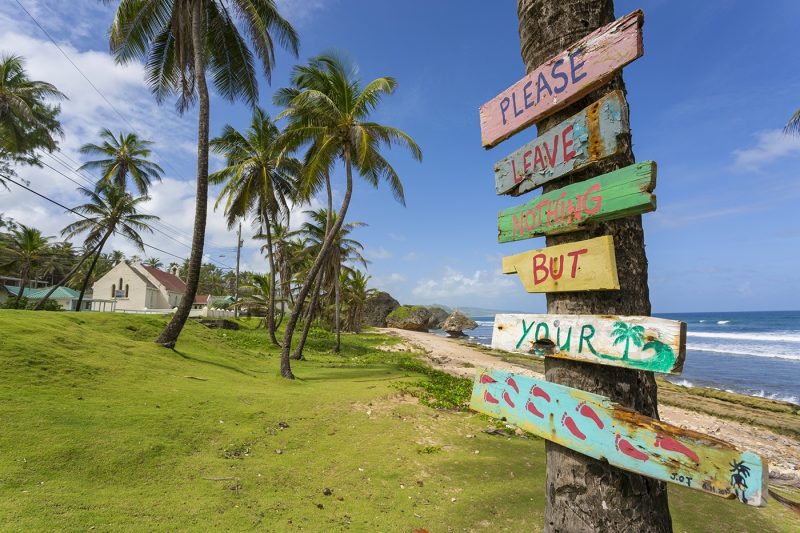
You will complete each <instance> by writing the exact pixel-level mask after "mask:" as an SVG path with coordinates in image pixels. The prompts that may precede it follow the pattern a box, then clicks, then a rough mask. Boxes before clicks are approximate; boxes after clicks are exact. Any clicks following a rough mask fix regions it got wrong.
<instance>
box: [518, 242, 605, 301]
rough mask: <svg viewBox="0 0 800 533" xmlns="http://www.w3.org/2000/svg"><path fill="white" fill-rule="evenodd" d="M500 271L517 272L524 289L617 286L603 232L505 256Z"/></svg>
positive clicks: (531, 290)
mask: <svg viewBox="0 0 800 533" xmlns="http://www.w3.org/2000/svg"><path fill="white" fill-rule="evenodd" d="M503 273H504V274H514V273H516V274H517V275H519V279H520V281H522V285H523V286H524V287H525V290H526V291H528V292H564V291H593V290H617V289H619V281H618V280H617V262H616V259H615V258H614V239H613V238H612V237H610V236H607V235H606V236H603V237H596V238H594V239H588V240H585V241H577V242H571V243H568V244H561V245H559V246H550V247H548V248H542V249H539V250H531V251H529V252H523V253H521V254H516V255H509V256H506V257H504V258H503Z"/></svg>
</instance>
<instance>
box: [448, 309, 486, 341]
mask: <svg viewBox="0 0 800 533" xmlns="http://www.w3.org/2000/svg"><path fill="white" fill-rule="evenodd" d="M477 327H478V323H477V322H475V321H474V320H472V319H471V318H470V317H468V316H467V315H465V314H464V313H462V312H461V311H453V314H451V315H450V316H449V317H447V320H445V321H444V324H442V329H443V330H444V331H445V333H447V334H448V335H449V336H450V337H464V336H465V335H464V330H465V329H475V328H477Z"/></svg>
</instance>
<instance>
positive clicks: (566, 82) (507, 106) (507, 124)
mask: <svg viewBox="0 0 800 533" xmlns="http://www.w3.org/2000/svg"><path fill="white" fill-rule="evenodd" d="M643 22H644V14H643V13H642V12H641V11H634V12H633V13H631V14H630V15H626V16H624V17H622V18H620V19H617V20H616V21H614V22H612V23H611V24H608V25H606V26H603V27H602V28H599V29H598V30H596V31H594V32H592V33H591V34H589V35H587V36H586V37H584V38H583V39H581V40H580V41H578V42H577V43H575V44H573V45H572V46H571V47H570V48H569V49H567V50H565V51H563V52H561V53H560V54H558V55H557V56H555V57H553V58H552V59H550V60H549V61H547V62H546V63H544V64H543V65H541V66H540V67H539V68H537V69H535V70H533V71H532V72H530V73H529V74H528V75H527V76H525V77H524V78H522V79H521V80H519V81H518V82H517V83H515V84H514V85H512V86H511V87H509V88H508V89H506V90H505V91H503V92H501V93H500V94H499V95H497V96H496V97H494V98H493V99H492V100H491V101H489V102H487V103H485V104H483V105H482V106H481V108H480V118H481V143H482V144H483V146H484V147H485V148H491V147H492V146H494V145H496V144H497V143H499V142H500V141H502V140H503V139H506V138H507V137H510V136H511V135H513V134H514V133H516V132H518V131H519V130H521V129H522V128H524V127H526V126H528V125H530V124H532V123H534V122H536V121H537V120H540V119H542V118H544V117H545V116H547V115H550V114H552V113H554V112H556V111H558V110H559V109H562V108H564V107H566V106H568V105H569V104H571V103H573V102H575V101H576V100H577V99H579V98H580V97H581V96H583V95H585V94H586V93H588V92H590V91H592V90H593V89H595V88H596V87H598V86H600V85H602V84H603V83H605V82H606V81H608V79H609V78H611V77H612V76H613V75H614V73H615V72H616V71H617V70H619V69H621V68H622V67H624V66H625V65H627V64H628V63H630V62H631V61H633V60H635V59H637V58H639V57H641V56H642V54H643V53H644V49H643V47H642V31H641V26H642V24H643Z"/></svg>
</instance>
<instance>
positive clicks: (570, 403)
mask: <svg viewBox="0 0 800 533" xmlns="http://www.w3.org/2000/svg"><path fill="white" fill-rule="evenodd" d="M475 370H476V373H477V374H476V379H475V384H474V387H473V390H472V399H471V401H470V408H472V409H474V410H476V411H478V412H480V413H484V414H487V415H490V416H493V417H496V418H504V419H505V420H507V421H509V422H512V423H514V424H515V425H517V426H519V427H520V428H522V429H524V430H526V431H529V432H531V433H533V434H534V435H538V436H539V437H542V438H545V439H548V440H551V441H553V442H557V443H558V444H561V445H562V446H566V447H567V448H569V449H571V450H575V451H577V452H580V453H582V454H584V455H588V456H589V457H593V458H595V459H600V460H603V461H608V462H609V464H612V465H614V466H616V467H619V468H622V469H625V470H628V471H631V472H635V473H637V474H642V475H645V476H649V477H652V478H655V479H660V480H662V481H668V482H671V483H677V484H679V485H683V486H684V487H688V488H690V489H695V490H701V491H703V492H707V493H709V494H714V495H716V496H722V497H723V498H729V499H734V498H736V499H738V500H739V501H740V502H743V503H746V504H748V505H754V506H763V505H765V504H766V496H767V479H768V469H767V463H766V461H765V460H764V459H763V458H761V457H760V456H758V455H756V454H755V453H752V452H749V451H742V450H740V449H738V448H737V447H735V446H733V445H732V444H729V443H727V442H724V441H721V440H719V439H715V438H714V437H710V436H707V435H703V434H702V433H697V432H695V431H690V430H686V429H681V428H679V427H676V426H672V425H669V424H665V423H663V422H659V421H658V420H654V419H652V418H648V417H646V416H642V415H639V414H637V413H636V412H634V411H631V410H630V409H626V408H625V407H623V406H621V405H618V404H615V403H613V402H611V401H610V400H609V399H608V398H605V397H603V396H600V395H597V394H592V393H589V392H584V391H581V390H578V389H573V388H570V387H565V386H563V385H557V384H555V383H550V382H547V381H542V380H538V379H534V378H531V377H528V376H524V375H517V374H510V373H507V372H503V371H500V370H482V369H475Z"/></svg>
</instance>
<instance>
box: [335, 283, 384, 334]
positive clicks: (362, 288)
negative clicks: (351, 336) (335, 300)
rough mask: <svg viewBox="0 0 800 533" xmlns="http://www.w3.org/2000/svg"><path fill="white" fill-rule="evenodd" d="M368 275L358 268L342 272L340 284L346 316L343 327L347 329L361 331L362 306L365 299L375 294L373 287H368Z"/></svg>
mask: <svg viewBox="0 0 800 533" xmlns="http://www.w3.org/2000/svg"><path fill="white" fill-rule="evenodd" d="M369 280H370V276H367V275H366V274H365V273H364V272H362V271H360V270H358V269H350V268H348V269H346V270H345V271H344V272H342V276H341V284H342V293H343V299H344V304H345V308H346V309H347V313H346V315H347V318H346V319H345V327H346V328H347V330H348V331H351V332H354V333H361V323H362V322H363V314H364V306H365V305H366V303H367V299H368V298H369V297H370V296H372V295H373V294H375V292H376V291H375V289H368V288H367V283H369Z"/></svg>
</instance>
